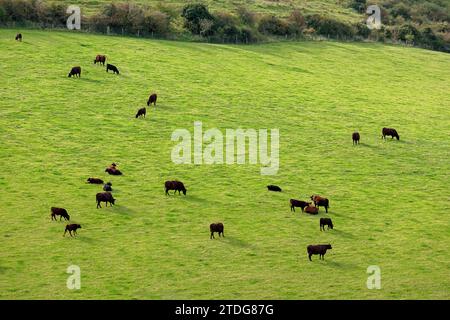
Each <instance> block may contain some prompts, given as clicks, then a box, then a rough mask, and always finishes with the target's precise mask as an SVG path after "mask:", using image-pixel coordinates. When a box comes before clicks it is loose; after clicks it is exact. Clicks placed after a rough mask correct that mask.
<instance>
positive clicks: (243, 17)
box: [237, 6, 256, 27]
mask: <svg viewBox="0 0 450 320" xmlns="http://www.w3.org/2000/svg"><path fill="white" fill-rule="evenodd" d="M237 14H238V17H239V20H240V21H241V22H242V23H243V24H245V25H247V26H249V27H254V26H255V25H256V15H255V14H254V13H253V12H251V11H249V10H248V9H247V8H246V7H243V6H240V7H238V8H237Z"/></svg>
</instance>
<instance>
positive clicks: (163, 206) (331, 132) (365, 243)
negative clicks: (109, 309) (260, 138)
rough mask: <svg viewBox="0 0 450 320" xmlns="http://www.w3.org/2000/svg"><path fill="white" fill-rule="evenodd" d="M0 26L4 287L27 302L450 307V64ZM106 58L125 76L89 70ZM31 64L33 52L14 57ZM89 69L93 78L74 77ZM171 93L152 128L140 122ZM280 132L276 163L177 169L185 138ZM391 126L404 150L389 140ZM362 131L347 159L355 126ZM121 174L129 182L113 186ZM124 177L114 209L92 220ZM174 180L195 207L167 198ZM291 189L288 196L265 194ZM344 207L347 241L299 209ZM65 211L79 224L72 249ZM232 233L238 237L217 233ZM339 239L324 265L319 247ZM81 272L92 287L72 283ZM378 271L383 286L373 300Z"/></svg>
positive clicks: (392, 54) (345, 51) (339, 217)
mask: <svg viewBox="0 0 450 320" xmlns="http://www.w3.org/2000/svg"><path fill="white" fill-rule="evenodd" d="M14 35H15V34H14V32H13V31H10V30H0V51H1V57H2V59H0V70H1V72H0V83H1V84H2V85H1V86H0V95H1V97H2V99H1V100H0V142H1V146H2V147H1V149H0V164H1V167H2V170H1V172H0V188H1V193H0V214H1V217H2V221H3V223H2V224H0V237H1V239H2V246H1V247H0V274H1V277H0V287H1V288H2V290H1V293H0V297H1V298H16V299H19V298H23V299H183V298H186V299H193V298H199V299H210V298H211V299H305V298H308V299H317V298H323V299H337V298H342V299H418V298H421V299H432V298H434V299H446V298H448V295H449V281H448V270H449V262H450V259H449V253H448V250H447V247H448V242H449V231H450V230H449V225H448V218H446V216H445V212H446V210H448V208H449V205H448V203H449V202H448V200H449V198H448V196H447V195H448V190H449V179H448V178H449V177H448V172H449V169H450V168H449V162H448V156H449V150H450V148H449V140H448V137H449V133H450V126H449V124H450V112H449V111H448V105H449V102H450V99H449V96H448V92H450V90H449V89H450V84H449V80H448V79H449V76H450V68H449V67H450V58H449V55H446V54H443V53H437V52H430V51H425V50H420V49H413V48H399V47H393V46H383V45H380V44H342V43H316V42H314V43H310V42H306V43H283V44H276V43H274V44H267V45H255V46H232V45H229V46H228V45H227V46H225V45H211V44H195V43H180V42H169V41H147V40H142V39H126V38H119V37H101V36H94V35H80V34H73V33H58V32H37V31H27V32H26V39H27V43H16V42H15V41H14V40H12V39H14ZM98 53H103V54H106V55H107V56H108V61H109V62H111V63H113V64H115V65H117V66H118V67H119V69H120V71H121V75H120V76H115V75H112V74H106V72H105V70H104V68H103V67H99V66H94V65H93V64H92V59H93V57H94V56H95V55H96V54H98ZM17 57H20V59H18V58H17ZM74 65H81V66H82V78H81V79H72V78H67V73H68V72H69V70H70V67H72V66H74ZM150 92H158V96H159V100H158V107H157V108H156V109H153V108H150V109H149V110H148V111H149V112H148V113H147V118H146V119H145V120H144V119H140V120H136V119H134V114H135V112H136V110H137V109H138V108H139V107H142V106H144V105H145V102H146V99H147V98H148V94H149V93H150ZM196 120H201V121H202V122H203V126H204V130H206V129H209V128H214V127H216V128H219V129H220V130H222V131H225V129H226V128H239V127H241V128H254V129H259V128H278V129H279V130H280V144H281V146H280V170H279V172H278V174H277V175H276V176H261V175H260V167H259V165H245V166H237V165H215V166H210V165H175V164H173V163H172V161H171V159H170V152H171V149H172V147H173V146H174V145H175V143H174V142H172V141H171V140H170V136H171V133H172V132H173V130H175V129H179V128H186V129H188V130H190V131H191V132H192V130H193V122H194V121H196ZM384 126H388V127H395V128H396V129H397V130H398V132H399V134H400V137H401V140H400V141H396V140H394V141H392V140H390V139H388V140H386V141H383V140H382V139H380V135H381V128H382V127H384ZM354 130H358V131H359V132H360V133H361V145H360V146H357V147H355V146H352V144H351V133H352V132H353V131H354ZM113 161H114V162H117V163H118V164H119V166H120V169H121V170H122V171H123V172H124V176H122V177H112V176H106V175H105V173H104V168H105V167H106V166H107V165H108V164H109V163H111V162H113ZM88 177H99V178H102V179H104V180H107V181H111V182H112V183H113V188H114V190H117V192H115V197H116V198H117V205H116V206H114V207H108V208H106V207H103V208H102V209H96V208H95V193H97V192H99V191H101V188H100V186H95V185H88V184H86V183H85V180H86V179H87V178H88ZM168 179H180V180H182V181H184V182H185V184H186V187H187V189H188V194H187V196H186V197H184V196H178V195H176V196H169V197H166V196H164V191H163V185H164V181H165V180H168ZM268 184H277V185H280V186H281V187H282V189H283V192H282V193H269V192H267V189H266V187H265V186H266V185H268ZM316 193H317V194H322V195H325V196H327V197H328V198H329V199H330V206H331V208H330V211H329V214H328V216H330V217H332V218H333V222H334V224H335V227H336V229H335V230H333V231H329V232H320V231H319V221H318V220H319V218H320V217H323V216H325V213H324V212H323V210H322V209H321V210H320V214H319V215H318V216H315V217H314V216H307V215H305V214H301V213H300V211H298V212H296V213H295V214H294V213H291V212H290V209H289V204H288V202H289V199H290V198H297V199H303V200H306V199H307V198H308V197H309V196H310V195H311V194H316ZM51 206H62V207H65V208H66V209H67V210H68V212H69V213H70V214H71V217H72V220H73V221H74V222H76V223H80V224H82V226H83V228H82V229H81V230H79V232H78V234H79V235H78V237H76V238H70V237H67V236H66V237H65V238H63V237H62V235H63V232H64V226H65V223H64V222H59V221H58V222H51V221H50V207H51ZM216 221H222V222H223V223H224V225H225V238H223V239H216V240H214V241H213V240H209V228H208V227H209V223H211V222H216ZM312 243H331V244H332V245H333V249H332V250H330V251H329V252H328V253H327V255H326V256H325V261H319V260H318V258H317V257H314V259H313V260H314V261H313V262H309V261H308V260H307V255H306V246H307V245H308V244H312ZM71 264H76V265H79V266H80V267H81V272H82V289H81V290H80V291H77V292H74V291H70V290H68V289H67V288H66V279H67V277H68V274H66V273H65V271H66V268H67V267H68V266H69V265H71ZM369 265H379V266H380V267H381V270H382V290H368V289H367V288H366V279H367V274H366V269H367V267H368V266H369Z"/></svg>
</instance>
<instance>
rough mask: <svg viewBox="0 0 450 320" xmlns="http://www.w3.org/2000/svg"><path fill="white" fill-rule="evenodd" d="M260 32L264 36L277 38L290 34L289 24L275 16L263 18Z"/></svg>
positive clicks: (260, 22)
mask: <svg viewBox="0 0 450 320" xmlns="http://www.w3.org/2000/svg"><path fill="white" fill-rule="evenodd" d="M258 31H259V32H261V33H262V34H266V35H276V36H284V35H287V34H289V28H288V24H287V23H286V22H285V21H283V20H281V19H279V18H277V17H275V16H264V17H262V18H261V20H260V21H259V25H258Z"/></svg>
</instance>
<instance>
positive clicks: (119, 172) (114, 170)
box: [105, 167, 122, 176]
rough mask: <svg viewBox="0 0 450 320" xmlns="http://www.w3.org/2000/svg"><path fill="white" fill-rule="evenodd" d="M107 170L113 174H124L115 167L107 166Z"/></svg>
mask: <svg viewBox="0 0 450 320" xmlns="http://www.w3.org/2000/svg"><path fill="white" fill-rule="evenodd" d="M105 172H108V173H109V174H110V175H112V176H121V175H122V171H120V170H119V169H116V168H113V167H109V168H106V169H105Z"/></svg>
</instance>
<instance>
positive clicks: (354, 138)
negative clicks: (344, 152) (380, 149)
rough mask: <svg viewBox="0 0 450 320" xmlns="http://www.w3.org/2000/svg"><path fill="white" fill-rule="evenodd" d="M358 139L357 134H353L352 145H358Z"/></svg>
mask: <svg viewBox="0 0 450 320" xmlns="http://www.w3.org/2000/svg"><path fill="white" fill-rule="evenodd" d="M359 139H360V136H359V132H353V134H352V140H353V144H358V143H359Z"/></svg>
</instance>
